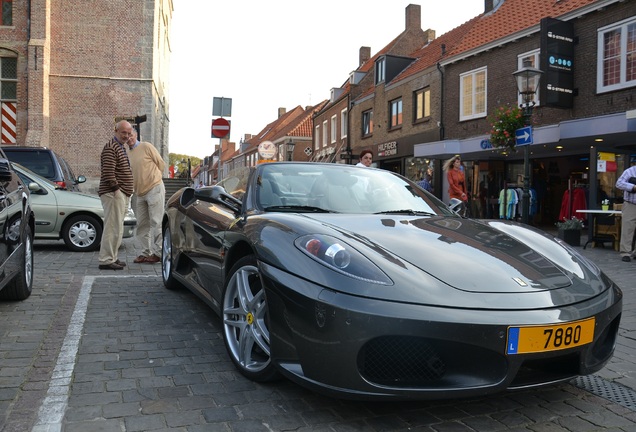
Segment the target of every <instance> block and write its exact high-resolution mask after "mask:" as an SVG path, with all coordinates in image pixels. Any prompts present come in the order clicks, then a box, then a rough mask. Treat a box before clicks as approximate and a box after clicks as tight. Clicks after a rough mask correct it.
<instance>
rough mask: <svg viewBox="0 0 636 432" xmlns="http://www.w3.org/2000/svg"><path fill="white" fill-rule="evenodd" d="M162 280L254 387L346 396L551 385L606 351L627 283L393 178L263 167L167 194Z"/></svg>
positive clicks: (430, 395)
mask: <svg viewBox="0 0 636 432" xmlns="http://www.w3.org/2000/svg"><path fill="white" fill-rule="evenodd" d="M161 262H162V274H163V281H164V283H165V285H166V287H168V288H170V289H174V288H177V287H179V286H185V287H187V288H188V289H190V290H192V291H193V292H194V293H196V294H197V295H198V296H200V297H201V298H202V299H203V300H204V301H205V302H206V303H207V304H209V305H210V306H211V308H212V309H213V310H214V311H215V312H216V313H217V314H218V315H219V317H220V318H221V320H222V327H223V336H224V340H225V345H226V347H227V352H228V354H229V356H230V358H231V360H232V362H233V363H234V364H235V366H236V367H237V369H238V370H239V371H240V372H241V373H242V374H243V375H244V376H246V377H248V378H250V379H252V380H255V381H260V382H264V381H269V380H272V379H275V378H277V377H279V376H280V375H283V376H285V377H287V378H289V379H291V380H293V381H295V382H297V383H299V384H301V385H303V386H306V387H308V388H310V389H313V390H315V391H318V392H321V393H325V394H328V395H332V396H336V397H341V398H350V399H385V400H387V399H393V400H398V399H442V398H454V397H464V396H476V395H484V394H489V393H494V392H501V391H505V390H510V389H519V388H527V387H532V386H538V385H545V384H550V383H556V382H561V381H564V380H569V379H571V378H573V377H576V376H579V375H586V374H590V373H593V372H595V371H598V370H599V369H601V368H602V367H603V366H604V365H605V364H606V363H607V362H608V360H609V359H610V358H611V356H612V354H613V352H614V346H615V342H616V336H617V332H618V328H619V322H620V317H621V310H622V293H621V291H620V289H619V288H618V287H617V286H616V285H615V284H614V283H613V282H612V281H611V280H610V279H609V278H608V277H607V276H606V275H605V274H603V273H602V272H601V271H600V270H599V269H598V267H597V266H596V265H595V264H593V263H592V262H590V261H588V260H587V259H585V258H584V257H582V256H581V255H580V254H579V253H578V252H577V251H576V250H575V249H573V248H572V247H570V246H568V245H567V244H565V243H564V242H562V241H561V240H559V239H557V238H555V237H554V236H552V235H549V234H547V233H545V232H543V231H540V230H537V229H534V228H532V227H530V226H527V225H522V224H519V223H515V222H511V221H506V220H473V219H467V218H462V217H460V216H458V215H457V214H456V213H454V212H453V211H452V210H451V209H449V207H448V206H446V205H445V204H444V203H443V202H442V201H440V200H439V199H437V198H435V197H434V196H433V195H431V194H429V193H428V192H426V191H424V190H422V189H420V188H419V187H418V186H417V185H416V184H415V183H413V182H411V181H409V180H407V179H405V178H404V177H402V176H399V175H397V174H395V173H392V172H389V171H384V170H380V169H373V168H360V167H354V166H350V165H342V164H319V163H294V162H280V163H278V162H275V163H263V164H260V165H258V166H257V167H255V168H245V169H242V170H238V171H236V172H235V173H232V174H230V176H228V177H227V178H225V179H224V181H223V182H221V183H220V184H219V185H217V186H212V187H204V188H201V189H193V188H184V189H181V190H180V191H178V192H177V193H176V194H174V195H173V196H172V197H171V198H170V199H169V200H168V203H167V206H166V213H165V217H164V220H163V257H162V261H161Z"/></svg>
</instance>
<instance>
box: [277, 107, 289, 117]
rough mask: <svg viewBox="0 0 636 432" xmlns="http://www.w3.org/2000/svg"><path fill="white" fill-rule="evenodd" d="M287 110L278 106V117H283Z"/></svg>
mask: <svg viewBox="0 0 636 432" xmlns="http://www.w3.org/2000/svg"><path fill="white" fill-rule="evenodd" d="M286 112H287V108H278V118H281V117H282V116H284V115H285V113H286Z"/></svg>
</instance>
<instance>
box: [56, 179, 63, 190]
mask: <svg viewBox="0 0 636 432" xmlns="http://www.w3.org/2000/svg"><path fill="white" fill-rule="evenodd" d="M55 184H56V185H58V186H59V187H61V188H62V189H66V182H63V181H56V182H55Z"/></svg>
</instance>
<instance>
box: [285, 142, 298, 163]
mask: <svg viewBox="0 0 636 432" xmlns="http://www.w3.org/2000/svg"><path fill="white" fill-rule="evenodd" d="M286 146H287V148H286V150H287V160H288V161H292V160H294V147H296V143H294V142H293V141H292V140H291V138H290V139H289V141H287V145H286Z"/></svg>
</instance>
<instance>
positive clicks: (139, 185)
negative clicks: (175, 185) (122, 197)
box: [128, 130, 166, 264]
mask: <svg viewBox="0 0 636 432" xmlns="http://www.w3.org/2000/svg"><path fill="white" fill-rule="evenodd" d="M128 158H129V159H130V168H131V169H132V173H133V180H134V181H133V186H134V187H133V190H134V193H133V198H132V207H133V211H134V212H135V216H136V218H137V239H138V240H139V241H140V242H141V245H142V247H143V249H142V251H141V255H139V256H138V257H137V258H135V260H134V262H136V263H149V264H154V263H157V262H159V261H161V219H162V218H163V210H164V205H165V200H166V189H165V187H164V185H163V170H164V168H165V162H164V160H163V158H162V157H161V155H160V154H159V152H158V151H157V149H156V148H155V146H153V145H152V144H150V143H149V142H139V141H138V140H137V133H136V131H134V130H133V135H132V137H131V138H130V139H129V140H128Z"/></svg>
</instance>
